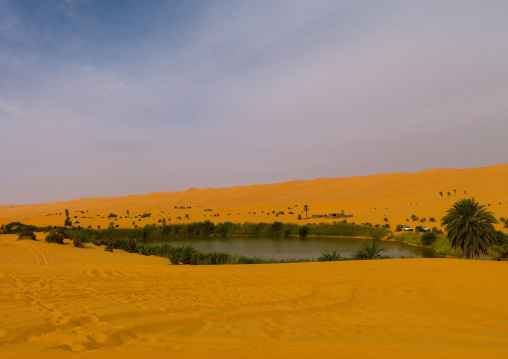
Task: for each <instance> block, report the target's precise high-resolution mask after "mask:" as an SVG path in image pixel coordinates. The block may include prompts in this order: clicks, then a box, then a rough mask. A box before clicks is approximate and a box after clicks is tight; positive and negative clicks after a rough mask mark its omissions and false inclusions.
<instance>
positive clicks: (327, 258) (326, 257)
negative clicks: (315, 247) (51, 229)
mask: <svg viewBox="0 0 508 359" xmlns="http://www.w3.org/2000/svg"><path fill="white" fill-rule="evenodd" d="M341 260H342V257H341V256H340V253H339V252H338V251H337V250H336V249H334V250H333V251H331V252H328V251H326V252H325V253H324V254H323V255H322V256H321V257H319V258H318V259H317V261H318V262H335V261H341Z"/></svg>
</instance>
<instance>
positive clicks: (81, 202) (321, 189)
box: [0, 164, 508, 229]
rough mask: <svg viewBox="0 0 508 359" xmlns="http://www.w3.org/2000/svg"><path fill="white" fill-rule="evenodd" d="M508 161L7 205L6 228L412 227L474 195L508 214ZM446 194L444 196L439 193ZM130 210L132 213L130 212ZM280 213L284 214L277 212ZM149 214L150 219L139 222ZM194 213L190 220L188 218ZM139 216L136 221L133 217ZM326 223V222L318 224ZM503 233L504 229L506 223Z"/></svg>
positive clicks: (1, 218)
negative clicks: (335, 218) (333, 218)
mask: <svg viewBox="0 0 508 359" xmlns="http://www.w3.org/2000/svg"><path fill="white" fill-rule="evenodd" d="M507 178H508V164H501V165H497V166H492V167H482V168H470V169H434V170H425V171H421V172H418V173H392V174H375V175H369V176H361V177H341V178H318V179H314V180H309V181H300V180H298V181H290V182H285V183H274V184H265V185H252V186H236V187H228V188H206V189H195V188H189V189H188V190H185V191H179V192H166V193H163V192H154V193H148V194H142V195H130V196H125V197H111V198H108V197H101V198H85V199H76V200H71V201H66V202H56V203H46V204H36V205H16V206H12V205H10V206H0V223H3V224H6V223H9V222H13V221H20V222H22V223H27V224H35V225H39V226H45V225H62V224H63V221H64V219H65V218H64V216H63V212H64V210H65V209H69V211H70V213H71V219H72V220H73V222H76V221H78V222H79V223H78V225H81V226H82V227H86V226H89V225H91V226H92V227H95V226H97V225H100V226H102V227H103V228H104V227H105V226H107V225H108V224H109V223H110V222H111V221H112V220H111V219H109V218H107V216H108V214H109V213H115V214H118V218H116V219H114V224H115V225H119V226H120V227H132V226H134V225H138V226H143V225H146V224H153V223H159V220H161V219H162V218H165V219H167V220H170V221H172V222H176V223H178V222H180V221H203V220H211V221H213V222H224V221H234V222H244V221H250V222H273V221H274V220H277V221H282V222H297V221H298V215H300V216H302V217H303V218H304V219H305V215H306V214H305V212H304V210H303V206H304V205H305V204H307V205H309V208H310V210H309V212H308V215H309V216H310V217H311V216H312V215H316V214H326V213H330V212H340V211H345V213H347V214H351V215H353V218H352V219H351V220H350V221H355V222H356V223H363V222H371V223H373V224H374V223H380V224H382V223H384V219H385V218H387V219H388V223H390V224H391V225H392V228H394V227H395V225H396V224H405V223H406V222H407V219H408V218H410V217H411V215H413V214H415V215H416V216H418V217H419V218H426V219H429V218H431V217H433V218H435V219H436V221H437V222H436V223H434V224H432V226H434V225H435V226H438V227H439V220H440V218H441V217H442V216H443V215H444V214H445V211H446V209H448V208H450V206H451V205H452V204H453V203H454V202H455V201H457V200H458V199H461V198H463V197H475V198H476V199H477V201H479V202H480V203H482V204H485V205H489V210H491V211H493V212H494V213H495V215H496V216H504V217H508V186H506V179H507ZM440 192H441V194H440ZM127 211H129V213H127ZM279 212H284V213H283V214H280V215H277V213H279ZM143 213H151V216H150V217H144V218H140V217H139V216H140V215H142V214H143ZM186 214H187V215H188V217H189V219H187V218H186V216H185V215H186ZM135 216H138V217H137V218H134V217H135ZM312 220H313V221H327V219H312ZM498 229H502V226H501V225H499V226H498Z"/></svg>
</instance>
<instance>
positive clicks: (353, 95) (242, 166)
mask: <svg viewBox="0 0 508 359" xmlns="http://www.w3.org/2000/svg"><path fill="white" fill-rule="evenodd" d="M1 5H3V6H4V8H8V10H9V11H4V12H3V14H4V15H2V16H4V18H6V16H7V17H8V18H9V19H10V20H9V21H10V24H20V25H21V26H19V32H17V30H16V29H17V28H18V27H16V26H13V25H10V26H9V27H8V29H9V31H6V33H7V34H9V39H15V38H20V39H25V40H23V41H22V42H21V44H20V45H19V46H15V45H14V42H13V41H11V40H5V38H3V40H1V42H0V62H1V63H2V64H3V65H5V66H2V67H1V68H0V75H1V76H2V79H3V81H2V83H1V84H0V115H1V116H2V117H1V120H3V123H6V124H7V125H6V126H7V127H6V129H5V131H7V132H8V133H9V136H6V135H5V134H4V135H3V137H2V141H0V151H2V153H7V152H6V151H9V149H10V148H12V146H15V145H16V143H17V141H18V138H21V137H22V138H24V139H26V143H28V144H29V145H27V146H26V148H25V149H23V150H19V151H17V153H16V154H14V155H13V156H12V157H11V158H9V159H1V162H2V164H3V165H15V164H16V163H18V164H24V165H23V166H20V169H19V176H22V173H23V170H24V168H25V167H24V166H25V165H26V168H29V167H30V166H31V168H32V170H34V169H36V173H35V174H36V175H38V176H45V174H44V171H45V170H47V169H51V170H53V171H60V172H63V173H65V176H69V178H70V177H72V178H73V179H75V180H76V181H77V183H79V182H80V177H79V176H74V174H73V173H74V172H76V173H79V172H80V171H81V168H86V169H87V170H86V171H87V173H89V174H90V179H89V180H87V181H84V180H83V181H84V182H83V184H82V185H81V186H79V185H76V187H75V188H78V187H79V188H80V190H79V196H81V197H87V196H101V195H111V196H113V195H119V194H120V192H115V191H120V189H119V188H115V187H114V186H108V185H106V184H102V183H98V182H94V181H93V174H97V175H99V174H102V175H105V176H106V177H107V178H108V179H109V181H111V182H120V181H122V182H123V183H124V185H123V189H122V190H123V191H131V194H132V193H144V192H150V191H170V190H175V189H185V188H188V187H219V186H226V185H241V184H252V183H267V182H277V181H284V180H292V179H310V178H315V177H323V176H327V177H337V176H349V175H360V174H369V173H375V172H397V171H417V170H421V169H425V168H432V167H438V166H443V167H454V166H461V167H468V166H469V167H473V166H480V165H490V164H495V163H499V162H503V161H505V159H504V158H503V156H502V154H503V153H506V150H508V149H507V148H506V145H505V143H506V142H505V141H504V138H503V134H504V133H506V131H507V130H508V122H506V121H505V114H506V113H507V110H508V108H507V106H508V105H507V102H506V96H507V95H508V85H506V84H507V83H508V71H507V70H506V66H505V64H506V62H507V61H508V41H506V37H505V36H503V34H505V33H508V26H507V25H506V21H505V18H506V17H507V15H508V6H507V5H504V4H503V3H496V2H491V3H488V4H484V3H482V4H480V3H477V2H474V1H472V2H467V1H466V2H463V1H460V2H454V1H450V2H446V3H442V2H431V3H429V2H419V1H416V2H411V3H394V2H378V1H372V2H361V3H358V2H356V1H351V2H340V3H337V2H335V1H312V2H311V1H278V2H273V1H256V2H233V3H232V2H220V1H219V2H213V3H208V2H206V3H200V4H196V3H191V2H171V1H170V2H160V3H152V4H151V5H149V6H148V5H147V6H146V7H143V8H141V7H137V6H136V5H135V4H134V3H130V4H129V5H128V6H127V5H126V6H124V7H122V8H121V9H120V8H118V7H117V6H116V5H114V4H109V3H108V4H104V3H96V2H76V3H72V4H63V5H62V4H61V6H60V8H59V9H52V8H51V5H47V4H46V5H40V6H41V7H42V8H41V9H39V10H41V11H39V12H37V13H36V11H35V10H33V9H31V8H23V7H22V6H21V5H19V6H18V5H17V3H16V2H11V1H5V0H4V1H2V0H0V8H2V7H1ZM42 10H43V11H42ZM53 10H54V11H53ZM5 14H7V15H5ZM41 14H42V15H41ZM57 15H58V16H57ZM50 20H51V21H50ZM0 26H1V25H0ZM4 26H7V25H4ZM2 29H3V28H2ZM34 33H36V34H37V38H39V39H41V40H42V41H41V42H40V43H37V42H34V41H33V38H34V37H33V34H34ZM4 133H5V132H4ZM472 142H478V143H481V144H482V148H481V149H478V148H477V147H475V146H471V145H470V143H472ZM62 156H65V158H64V157H62ZM69 159H72V160H69ZM64 160H65V161H64ZM66 161H67V162H66ZM69 161H70V162H72V163H69ZM63 162H66V163H65V168H64V164H62V163H63ZM133 163H135V164H136V165H135V166H138V167H142V170H143V171H131V170H130V169H129V166H132V165H133ZM38 164H40V165H38ZM161 164H164V165H161ZM21 167H22V168H21ZM22 169H23V170H22ZM142 172H144V173H147V172H148V173H151V174H153V176H150V178H147V177H146V176H142V175H140V174H139V173H142ZM125 176H128V183H126V182H125ZM85 182H86V183H85ZM14 183H15V179H13V180H12V181H11V182H9V184H6V185H7V186H10V187H9V188H12V190H11V191H9V192H10V193H12V195H11V194H9V196H11V197H10V198H11V199H10V202H17V201H18V200H17V199H16V198H18V197H16V196H18V195H19V196H24V195H22V192H23V191H21V190H15V187H16V186H15V185H14ZM129 183H130V184H129ZM44 188H45V190H44V191H41V193H44V196H43V195H40V197H38V198H43V197H44V200H45V201H51V200H53V199H55V200H56V199H65V198H62V196H63V194H62V195H59V193H63V192H59V191H60V189H59V188H57V187H55V186H52V185H51V181H50V180H49V179H48V181H46V182H45V185H44ZM73 188H74V187H73ZM109 191H112V192H109ZM65 193H66V194H65V196H67V195H69V194H71V193H72V191H71V190H68V191H66V192H65ZM122 194H128V193H126V192H123V193H122ZM31 195H32V196H37V194H33V193H32V194H31ZM25 198H27V199H26V200H22V201H24V202H30V201H32V200H31V199H30V198H35V197H30V198H28V197H25ZM34 200H35V199H34ZM41 200H42V199H41ZM19 201H21V200H19Z"/></svg>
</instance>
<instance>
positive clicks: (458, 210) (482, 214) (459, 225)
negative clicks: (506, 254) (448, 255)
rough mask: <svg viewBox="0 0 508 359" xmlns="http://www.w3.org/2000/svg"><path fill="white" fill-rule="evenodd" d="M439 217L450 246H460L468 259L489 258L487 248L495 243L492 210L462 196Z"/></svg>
mask: <svg viewBox="0 0 508 359" xmlns="http://www.w3.org/2000/svg"><path fill="white" fill-rule="evenodd" d="M446 212H447V215H446V216H444V217H443V218H441V225H443V226H445V230H446V232H447V233H446V236H447V237H448V240H449V241H450V243H451V246H452V248H454V249H455V248H460V249H462V252H464V256H465V257H466V258H468V259H488V258H490V256H489V253H488V249H489V247H490V246H491V245H492V244H494V243H496V230H495V229H494V224H495V223H498V222H497V220H496V219H495V218H494V216H493V214H492V212H490V211H486V210H485V206H484V205H480V204H479V203H478V202H476V201H475V199H474V198H472V199H469V198H463V199H461V200H460V201H457V202H455V203H454V204H453V206H452V208H450V209H449V210H448V211H446Z"/></svg>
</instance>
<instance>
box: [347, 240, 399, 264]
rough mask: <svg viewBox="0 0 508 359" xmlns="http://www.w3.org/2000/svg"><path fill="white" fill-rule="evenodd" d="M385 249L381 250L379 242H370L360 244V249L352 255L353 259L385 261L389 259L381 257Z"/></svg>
mask: <svg viewBox="0 0 508 359" xmlns="http://www.w3.org/2000/svg"><path fill="white" fill-rule="evenodd" d="M384 250H385V249H384V248H381V246H380V244H379V241H372V243H365V244H362V246H361V248H360V249H359V250H358V251H356V253H355V254H354V255H353V259H356V260H364V259H385V258H390V257H387V256H383V255H381V252H383V251H384Z"/></svg>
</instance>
